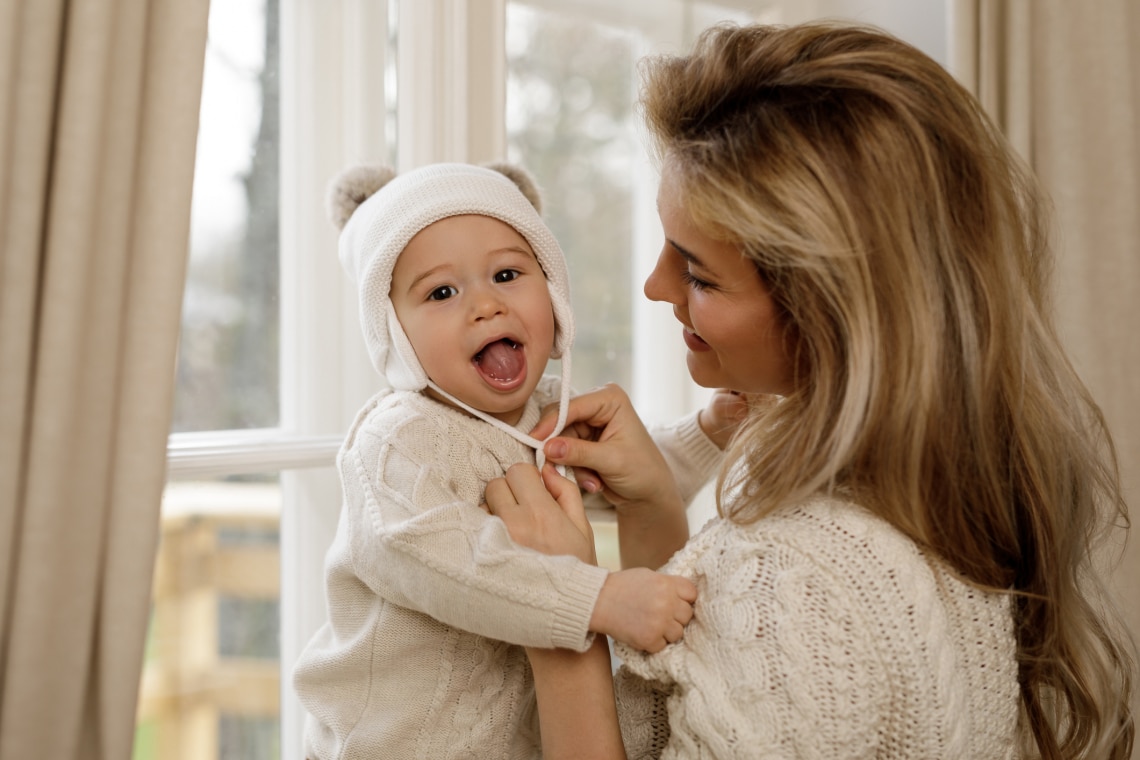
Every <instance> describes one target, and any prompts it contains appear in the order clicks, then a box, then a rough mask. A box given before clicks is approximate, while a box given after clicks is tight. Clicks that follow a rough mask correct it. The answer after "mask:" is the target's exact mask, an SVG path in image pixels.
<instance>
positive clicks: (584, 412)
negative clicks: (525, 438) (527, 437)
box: [530, 383, 629, 441]
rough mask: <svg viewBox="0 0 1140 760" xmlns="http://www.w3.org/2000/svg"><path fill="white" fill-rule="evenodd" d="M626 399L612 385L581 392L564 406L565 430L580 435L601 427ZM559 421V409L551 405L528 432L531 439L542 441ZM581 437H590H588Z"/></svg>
mask: <svg viewBox="0 0 1140 760" xmlns="http://www.w3.org/2000/svg"><path fill="white" fill-rule="evenodd" d="M628 401H629V399H628V397H627V396H626V395H625V391H623V390H622V389H621V388H619V387H618V386H616V385H613V384H612V383H611V384H610V385H603V386H602V387H601V388H598V389H596V390H592V391H589V392H588V393H583V394H582V395H580V396H575V397H574V398H572V399H570V403H569V405H568V406H567V415H566V427H568V428H569V427H573V428H575V429H576V430H577V431H579V433H581V432H582V431H586V430H589V429H591V428H597V429H600V428H604V427H605V426H606V425H608V424H609V422H610V421H611V420H613V418H614V416H615V415H616V414H617V413H618V411H619V410H620V409H621V407H622V405H623V404H626V403H628ZM557 422H558V409H557V407H556V406H551V407H548V408H547V409H546V411H545V412H544V413H543V415H542V417H541V418H540V419H539V421H538V424H537V425H535V426H534V428H533V429H532V430H531V431H530V434H531V436H532V437H534V438H537V439H539V440H540V441H542V440H545V439H546V437H547V436H549V435H550V434H551V433H553V432H554V426H555V424H557ZM583 437H591V436H589V435H586V436H583Z"/></svg>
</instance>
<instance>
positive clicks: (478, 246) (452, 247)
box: [390, 214, 554, 425]
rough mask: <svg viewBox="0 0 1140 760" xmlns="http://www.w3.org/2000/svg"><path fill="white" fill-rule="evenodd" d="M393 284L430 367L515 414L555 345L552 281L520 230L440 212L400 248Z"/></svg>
mask: <svg viewBox="0 0 1140 760" xmlns="http://www.w3.org/2000/svg"><path fill="white" fill-rule="evenodd" d="M390 293H391V298H392V305H393V307H394V308H395V310H396V316H398V317H399V319H400V324H401V325H402V326H403V328H404V332H405V333H406V334H407V336H408V340H409V341H410V342H411V344H412V348H414V349H415V352H416V356H417V357H418V358H419V360H420V364H422V365H423V368H424V372H426V373H427V375H428V377H430V378H431V379H432V380H433V381H434V382H435V383H436V384H437V385H438V386H439V387H440V388H442V389H443V390H445V391H447V392H448V393H450V394H451V395H453V396H455V397H456V398H458V399H459V400H461V401H463V402H464V403H465V404H469V405H470V406H472V407H474V408H475V409H479V410H481V411H484V412H486V413H488V414H490V415H492V416H494V417H497V418H498V419H501V420H503V421H504V422H507V423H508V424H511V425H514V424H517V423H518V421H519V419H520V418H521V417H522V413H523V409H524V407H525V406H526V402H527V399H528V398H530V395H531V394H532V393H533V392H534V389H535V387H536V386H537V385H538V381H539V379H540V378H541V377H542V373H543V372H544V371H545V369H546V362H547V360H548V359H549V358H550V351H551V349H552V347H553V345H554V308H553V306H552V304H551V302H550V290H549V288H548V287H547V284H546V275H545V274H543V271H542V267H540V266H539V263H538V259H537V258H535V255H534V251H532V250H531V247H530V245H529V244H528V243H527V242H526V238H524V237H523V236H522V235H520V234H519V233H518V232H517V231H516V230H515V229H514V228H513V227H511V226H510V225H509V224H506V223H504V222H501V221H499V220H498V219H492V218H491V217H487V216H478V215H474V214H468V215H464V216H452V217H448V218H446V219H441V220H440V221H438V222H435V223H433V224H430V225H428V226H427V227H425V228H424V229H422V230H420V231H419V232H418V233H417V234H416V236H415V237H413V238H412V240H411V242H409V243H408V245H407V247H405V248H404V250H403V252H401V253H400V257H399V258H398V259H396V266H395V269H394V270H393V272H392V289H391V291H390Z"/></svg>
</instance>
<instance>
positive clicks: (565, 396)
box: [427, 351, 570, 477]
mask: <svg viewBox="0 0 1140 760" xmlns="http://www.w3.org/2000/svg"><path fill="white" fill-rule="evenodd" d="M427 386H428V387H429V388H431V389H432V390H433V391H435V392H436V393H438V394H439V395H441V396H443V397H444V398H445V399H447V400H448V401H450V402H451V403H453V404H455V405H456V406H457V407H459V408H460V409H464V410H466V411H468V412H470V413H471V414H473V415H475V416H476V417H478V418H479V419H481V420H483V421H484V422H487V423H489V424H491V425H493V426H494V427H497V428H498V429H499V430H502V431H503V432H504V433H506V434H507V435H509V436H511V437H512V438H514V439H515V440H516V441H518V442H519V443H522V444H524V445H526V446H529V447H531V448H532V449H534V461H535V465H536V466H537V467H538V469H539V470H542V468H543V465H545V464H546V452H544V451H543V446H544V445H545V444H546V442H547V441H549V440H550V439H551V438H554V437H555V436H557V435H558V434H559V433H561V432H562V429H563V428H564V427H566V417H567V415H568V414H569V413H570V352H569V351H565V352H563V354H562V387H561V388H560V389H559V394H558V421H557V422H556V423H555V424H554V432H552V433H551V434H550V435H548V436H547V437H546V438H544V439H542V440H541V441H540V440H538V439H537V438H533V437H531V436H529V435H527V434H526V433H524V432H522V431H521V430H519V429H518V428H516V427H515V426H514V425H508V424H507V423H506V422H503V421H502V420H500V419H498V418H497V417H492V416H491V415H489V414H487V413H486V412H484V411H483V410H482V409H476V408H475V407H473V406H471V405H469V404H466V403H464V402H462V401H460V400H459V399H457V398H456V397H455V396H452V395H451V394H450V393H448V392H447V391H445V390H444V389H443V388H440V387H439V386H438V385H436V384H435V381H434V380H431V379H430V378H429V379H428V381H427ZM556 469H557V470H558V474H559V475H562V476H563V477H566V468H565V467H564V466H562V465H557V466H556Z"/></svg>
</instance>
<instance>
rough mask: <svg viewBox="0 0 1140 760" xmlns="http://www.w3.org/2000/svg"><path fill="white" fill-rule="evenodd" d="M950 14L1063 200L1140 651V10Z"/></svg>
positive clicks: (1119, 581) (1083, 351) (964, 72)
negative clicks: (1115, 473)
mask: <svg viewBox="0 0 1140 760" xmlns="http://www.w3.org/2000/svg"><path fill="white" fill-rule="evenodd" d="M950 12H951V34H952V40H951V46H950V49H951V51H952V55H951V68H952V70H953V71H954V73H955V75H956V76H958V78H959V79H960V80H961V81H962V82H963V83H964V84H965V85H966V86H967V87H970V88H971V89H972V90H973V91H974V92H975V94H977V95H978V97H979V99H980V100H981V101H982V103H983V105H984V106H985V107H986V109H987V111H988V112H989V113H990V114H991V116H993V117H994V118H995V119H996V120H997V121H998V123H999V124H1000V125H1001V127H1002V129H1003V130H1005V132H1006V134H1007V135H1008V136H1009V138H1010V141H1011V142H1012V143H1013V145H1014V147H1015V148H1016V149H1017V150H1018V151H1019V152H1020V153H1021V155H1022V157H1023V158H1025V160H1026V161H1027V162H1028V163H1029V164H1030V166H1031V167H1032V168H1033V170H1034V172H1035V173H1036V174H1037V176H1038V178H1039V179H1040V180H1041V182H1042V184H1043V185H1044V187H1045V189H1046V190H1047V191H1048V192H1049V194H1050V196H1051V197H1052V199H1053V203H1054V207H1055V208H1054V214H1055V218H1054V222H1055V228H1056V230H1057V233H1058V234H1057V253H1058V260H1057V267H1056V272H1055V285H1056V304H1057V312H1058V317H1059V319H1058V325H1059V329H1060V331H1061V335H1062V338H1063V339H1064V341H1065V344H1066V347H1067V348H1068V350H1069V354H1070V356H1071V358H1072V359H1073V362H1074V364H1075V365H1076V367H1077V370H1078V371H1079V372H1080V374H1081V376H1082V377H1083V378H1084V380H1085V382H1086V383H1087V384H1088V386H1089V388H1090V390H1091V391H1092V394H1093V396H1094V397H1095V398H1096V399H1097V402H1098V403H1099V404H1100V405H1101V408H1102V409H1103V410H1104V413H1105V416H1106V417H1107V418H1108V423H1109V426H1110V428H1111V430H1112V433H1113V437H1114V439H1115V441H1116V445H1117V448H1118V454H1119V457H1120V464H1121V470H1122V473H1121V474H1122V477H1123V481H1124V487H1125V496H1126V498H1127V499H1128V502H1129V506H1130V509H1131V516H1132V521H1133V534H1132V536H1131V540H1130V542H1129V543H1128V545H1127V546H1126V547H1125V550H1124V554H1123V561H1122V562H1121V563H1120V565H1119V567H1117V568H1116V571H1115V575H1114V579H1113V580H1114V581H1115V584H1114V585H1115V588H1116V592H1117V596H1118V598H1119V600H1120V603H1121V606H1122V610H1123V612H1124V615H1125V618H1126V622H1127V623H1128V625H1129V626H1130V628H1131V630H1132V632H1133V636H1134V637H1135V638H1136V639H1137V641H1138V642H1140V585H1138V584H1137V582H1136V580H1137V578H1140V538H1138V537H1140V380H1138V379H1137V378H1140V336H1138V332H1140V46H1137V44H1136V41H1137V40H1140V4H1138V3H1136V2H1135V1H1134V0H1092V2H1087V3H1072V2H1068V1H1067V0H951V5H950ZM1114 548H1119V547H1114ZM1134 710H1136V711H1137V712H1138V713H1140V697H1138V701H1137V702H1136V703H1135V704H1134ZM1133 757H1140V746H1138V747H1137V749H1136V750H1135V751H1134V753H1133Z"/></svg>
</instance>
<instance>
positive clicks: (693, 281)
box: [681, 269, 713, 290]
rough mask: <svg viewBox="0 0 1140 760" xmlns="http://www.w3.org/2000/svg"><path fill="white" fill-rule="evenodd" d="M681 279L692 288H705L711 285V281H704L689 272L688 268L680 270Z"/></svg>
mask: <svg viewBox="0 0 1140 760" xmlns="http://www.w3.org/2000/svg"><path fill="white" fill-rule="evenodd" d="M681 279H682V280H684V281H685V284H686V285H688V286H689V287H691V288H692V289H693V290H706V289H708V288H711V287H712V286H713V285H712V283H711V282H705V281H704V280H702V279H701V278H699V277H697V276H696V275H694V274H693V273H692V272H690V271H689V270H688V269H682V270H681Z"/></svg>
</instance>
